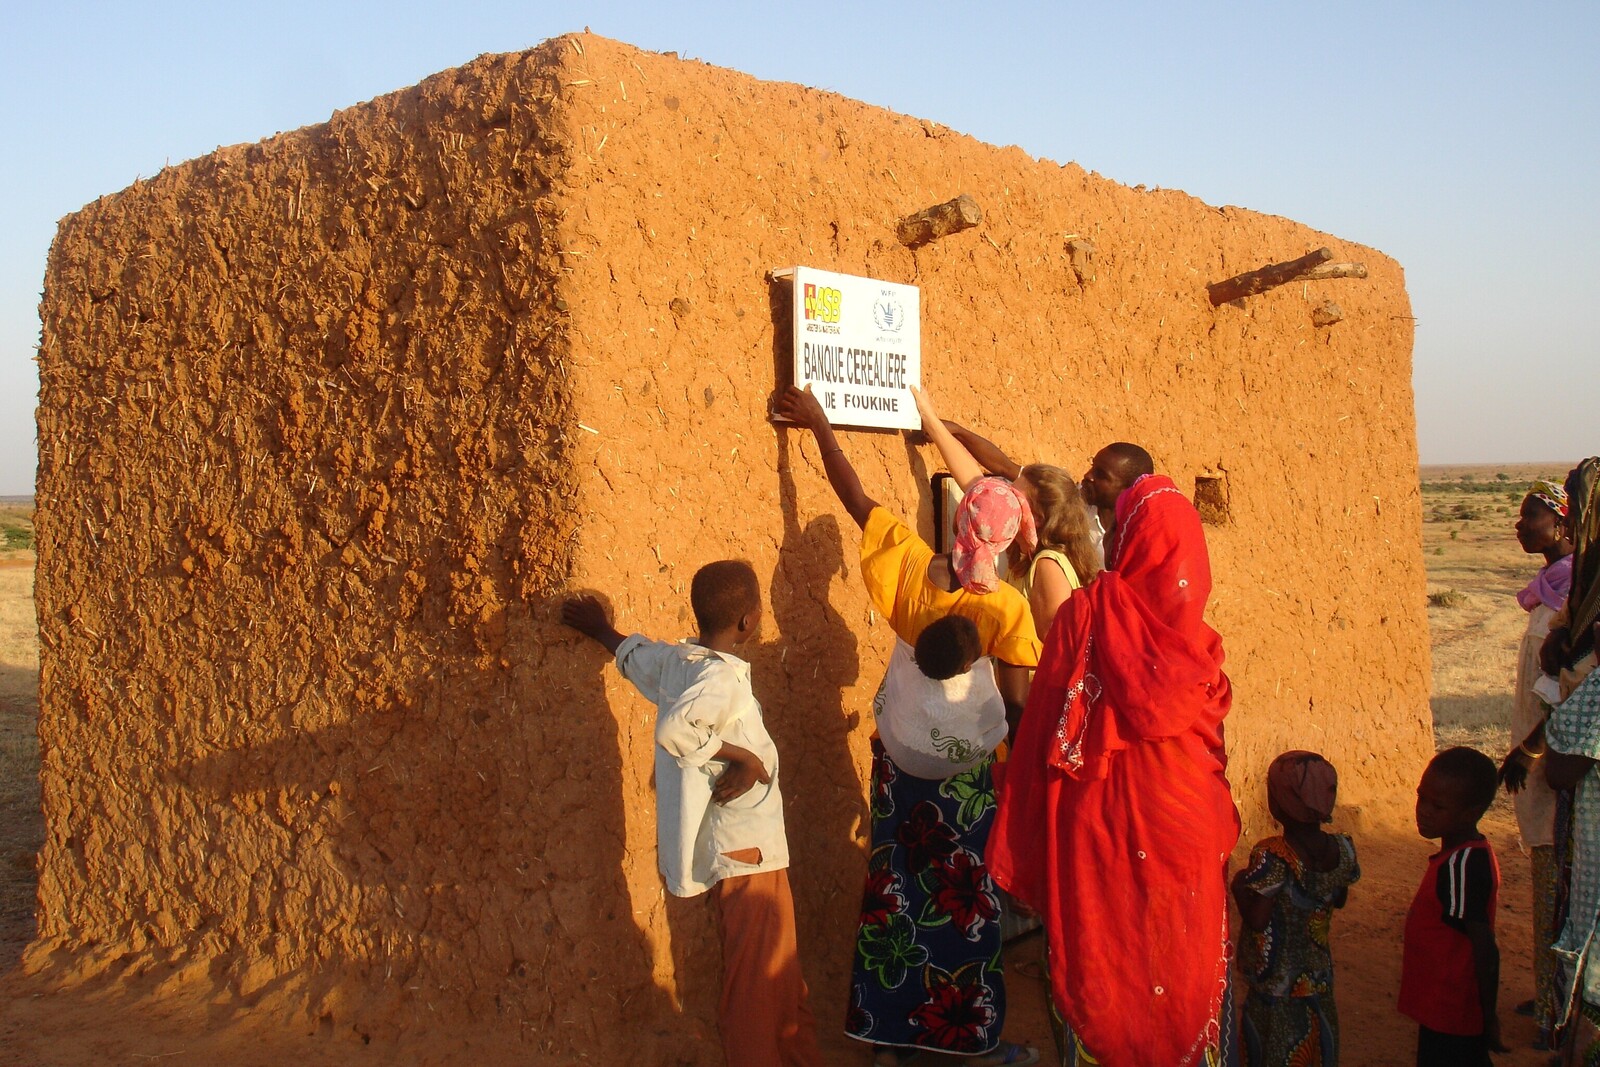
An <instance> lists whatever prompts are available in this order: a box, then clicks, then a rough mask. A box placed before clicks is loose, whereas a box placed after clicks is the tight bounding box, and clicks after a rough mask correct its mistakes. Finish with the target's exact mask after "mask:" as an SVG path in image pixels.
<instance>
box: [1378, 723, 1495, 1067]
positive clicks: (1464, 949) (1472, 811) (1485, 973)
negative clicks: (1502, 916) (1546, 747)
mask: <svg viewBox="0 0 1600 1067" xmlns="http://www.w3.org/2000/svg"><path fill="white" fill-rule="evenodd" d="M1495 787H1496V770H1495V765H1494V761H1493V760H1491V759H1490V758H1489V757H1488V756H1485V755H1484V754H1483V753H1481V752H1479V751H1477V750H1476V749H1471V748H1462V747H1457V748H1451V749H1446V750H1445V751H1443V752H1441V753H1439V754H1438V755H1437V756H1435V757H1434V758H1433V762H1432V763H1430V764H1428V769H1427V770H1426V771H1425V772H1423V775H1422V783H1421V784H1420V785H1418V786H1417V832H1418V833H1419V834H1421V835H1422V836H1423V837H1426V838H1430V839H1431V838H1438V839H1439V845H1440V848H1439V851H1438V852H1437V853H1436V854H1435V855H1434V856H1433V857H1431V858H1430V859H1429V860H1428V872H1427V873H1426V874H1425V875H1423V876H1422V885H1421V887H1420V888H1418V890H1417V895H1416V898H1415V899H1414V900H1412V902H1411V911H1410V912H1409V913H1408V914H1407V915H1406V934H1405V955H1404V965H1403V968H1402V971H1401V977H1400V1011H1401V1012H1402V1013H1403V1014H1405V1015H1409V1016H1410V1017H1411V1018H1413V1019H1415V1020H1416V1021H1417V1025H1418V1028H1419V1029H1418V1032H1417V1067H1489V1065H1490V1064H1491V1062H1492V1061H1491V1060H1490V1059H1489V1053H1490V1052H1505V1051H1507V1050H1506V1047H1505V1046H1504V1045H1502V1044H1501V1043H1500V1017H1499V1015H1498V1013H1497V1011H1496V1008H1495V999H1496V997H1497V996H1498V994H1499V990H1500V949H1499V947H1498V946H1497V945H1496V944H1495V940H1494V913H1495V905H1496V903H1497V901H1498V898H1499V894H1500V865H1499V864H1498V863H1497V862H1496V861H1495V857H1494V849H1493V848H1491V847H1490V845H1489V842H1488V841H1487V840H1486V839H1485V838H1484V836H1483V835H1482V834H1480V833H1479V832H1478V820H1479V819H1481V818H1482V817H1483V813H1484V812H1485V811H1487V810H1488V809H1489V804H1490V803H1491V802H1492V801H1493V800H1494V793H1495Z"/></svg>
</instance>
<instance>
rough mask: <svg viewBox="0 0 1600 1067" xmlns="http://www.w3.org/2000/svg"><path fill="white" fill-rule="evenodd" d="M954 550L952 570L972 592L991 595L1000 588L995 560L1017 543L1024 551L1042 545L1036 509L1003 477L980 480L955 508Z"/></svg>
mask: <svg viewBox="0 0 1600 1067" xmlns="http://www.w3.org/2000/svg"><path fill="white" fill-rule="evenodd" d="M955 534H956V543H955V547H954V548H953V549H952V550H951V552H950V568H951V570H953V571H955V572H956V579H957V580H958V581H960V583H961V587H962V588H963V589H965V590H967V592H969V593H992V592H994V591H995V590H996V589H998V588H999V587H1000V572H999V571H998V570H997V569H996V568H995V559H996V558H997V557H998V556H999V555H1000V553H1002V552H1004V551H1005V550H1006V549H1007V548H1009V547H1010V546H1011V543H1012V542H1013V541H1015V542H1016V543H1017V544H1018V545H1020V546H1021V547H1022V550H1023V551H1024V552H1032V551H1033V549H1034V546H1035V545H1037V544H1038V542H1039V534H1038V531H1037V530H1036V529H1035V528H1034V523H1033V509H1032V508H1030V507H1028V502H1027V501H1026V500H1024V499H1023V497H1022V494H1021V493H1019V492H1018V491H1017V488H1016V486H1014V485H1012V484H1011V483H1010V482H1008V481H1006V480H1005V479H1004V478H993V477H990V478H979V479H978V480H977V481H976V482H973V483H972V488H970V489H968V490H967V495H966V496H964V497H962V498H961V503H960V504H958V505H956V516H955Z"/></svg>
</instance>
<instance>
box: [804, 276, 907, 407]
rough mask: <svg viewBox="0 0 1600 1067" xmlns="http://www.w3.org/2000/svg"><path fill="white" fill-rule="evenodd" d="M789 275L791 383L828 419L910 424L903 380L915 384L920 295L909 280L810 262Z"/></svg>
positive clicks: (905, 386) (905, 384) (905, 383)
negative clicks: (902, 281) (859, 274)
mask: <svg viewBox="0 0 1600 1067" xmlns="http://www.w3.org/2000/svg"><path fill="white" fill-rule="evenodd" d="M775 274H776V276H778V277H784V276H787V277H789V278H790V279H791V280H792V281H793V282H794V384H795V385H797V386H799V387H800V388H802V389H804V388H805V387H806V386H807V385H810V386H811V391H812V392H813V393H815V394H816V397H817V399H818V400H820V401H821V402H822V410H823V411H825V412H827V414H828V421H829V422H831V423H833V424H834V425H836V426H873V427H887V428H892V429H916V428H917V427H919V426H921V425H922V419H921V418H920V417H919V416H918V415H917V403H916V401H915V400H914V399H912V396H911V392H910V390H909V389H907V386H911V385H915V386H917V387H918V388H921V386H922V301H921V294H920V293H919V292H918V290H917V287H916V286H914V285H899V284H897V283H895V282H880V281H877V280H876V279H873V278H858V277H856V276H855V275H853V274H835V273H834V272H832V271H826V270H816V269H814V268H812V267H795V268H794V269H793V270H792V271H778V272H775Z"/></svg>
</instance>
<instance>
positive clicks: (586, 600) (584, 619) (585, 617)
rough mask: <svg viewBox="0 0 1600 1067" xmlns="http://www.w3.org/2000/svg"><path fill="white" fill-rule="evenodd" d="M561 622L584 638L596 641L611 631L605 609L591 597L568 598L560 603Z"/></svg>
mask: <svg viewBox="0 0 1600 1067" xmlns="http://www.w3.org/2000/svg"><path fill="white" fill-rule="evenodd" d="M561 621H562V623H563V624H565V625H567V626H570V627H572V628H573V629H574V630H576V631H578V632H579V633H580V634H583V635H584V636H585V637H593V638H595V639H596V640H599V638H600V635H601V634H602V633H604V632H605V631H606V630H609V629H611V620H610V619H608V618H606V609H605V608H603V607H601V606H600V601H598V600H596V599H595V598H594V597H592V596H575V597H568V598H567V599H566V600H564V601H562V603H561Z"/></svg>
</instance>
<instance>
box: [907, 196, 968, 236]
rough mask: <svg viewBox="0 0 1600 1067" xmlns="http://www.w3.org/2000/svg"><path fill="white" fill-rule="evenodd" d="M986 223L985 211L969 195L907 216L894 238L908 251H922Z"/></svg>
mask: <svg viewBox="0 0 1600 1067" xmlns="http://www.w3.org/2000/svg"><path fill="white" fill-rule="evenodd" d="M982 221H983V209H982V208H980V207H978V202H977V201H976V200H974V199H972V197H970V196H968V195H967V194H966V193H962V194H961V195H960V196H958V197H956V198H955V199H954V200H950V201H947V202H945V203H943V204H935V205H934V206H933V207H930V208H924V209H923V210H921V211H919V212H917V213H916V214H915V215H907V216H906V217H905V218H903V219H901V220H900V224H899V225H898V226H896V227H895V236H896V237H898V238H899V239H900V243H901V244H903V245H905V246H906V247H907V248H921V247H922V246H923V245H925V244H927V243H928V242H929V241H937V240H938V239H939V238H941V237H948V236H949V235H950V234H952V233H960V232H961V231H962V230H970V229H972V227H974V226H976V225H977V224H978V223H980V222H982Z"/></svg>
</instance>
